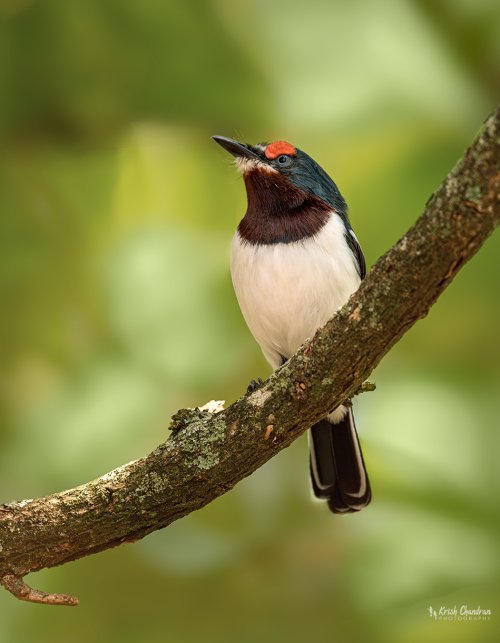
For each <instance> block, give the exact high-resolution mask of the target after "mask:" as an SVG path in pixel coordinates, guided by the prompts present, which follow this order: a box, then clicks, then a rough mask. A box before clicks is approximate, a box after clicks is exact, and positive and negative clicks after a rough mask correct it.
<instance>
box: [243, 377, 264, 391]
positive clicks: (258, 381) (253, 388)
mask: <svg viewBox="0 0 500 643" xmlns="http://www.w3.org/2000/svg"><path fill="white" fill-rule="evenodd" d="M262 384H264V380H263V379H262V378H261V377H258V378H257V379H256V380H252V381H251V382H250V384H249V385H248V386H247V394H248V393H253V392H254V391H256V390H257V389H258V388H260V387H261V386H262Z"/></svg>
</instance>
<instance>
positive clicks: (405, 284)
mask: <svg viewBox="0 0 500 643" xmlns="http://www.w3.org/2000/svg"><path fill="white" fill-rule="evenodd" d="M499 138H500V118H499V110H497V111H496V112H495V113H493V114H492V115H491V116H490V117H489V118H488V120H487V121H486V123H485V125H484V126H483V128H482V130H481V131H480V133H479V135H478V137H477V138H476V140H475V141H474V143H473V144H472V145H471V146H470V147H469V148H468V150H467V151H466V152H465V154H464V156H463V158H462V159H461V161H460V162H459V163H458V164H457V166H456V167H455V168H454V169H453V170H452V172H451V173H450V174H449V176H448V177H447V178H446V179H445V181H444V182H443V183H442V185H441V186H440V188H439V189H438V190H437V191H436V193H435V194H434V195H433V196H432V197H431V198H430V200H429V201H428V203H427V205H426V208H425V211H424V213H423V214H422V216H421V217H420V218H419V219H418V221H417V222H416V224H415V225H414V226H413V227H412V228H411V230H409V231H408V232H407V233H406V234H405V235H404V237H403V238H402V239H401V240H400V241H399V242H398V243H396V244H395V245H394V246H393V247H392V248H391V249H390V250H389V251H388V252H387V253H386V254H385V255H384V256H383V257H381V258H380V259H379V260H378V261H377V263H376V264H375V266H374V267H373V268H372V269H371V271H370V273H369V274H368V276H367V277H366V279H365V280H364V281H363V283H362V285H361V287H360V288H359V290H358V291H357V292H356V293H355V295H353V297H351V299H350V300H349V302H348V303H347V304H346V305H345V306H344V307H343V308H342V310H340V311H339V312H338V313H337V314H336V315H335V317H334V318H333V319H331V320H330V321H329V322H328V323H327V324H326V325H325V326H324V327H323V328H321V329H320V330H319V331H318V332H317V333H316V335H315V337H314V338H313V339H312V340H311V341H310V342H307V344H305V345H304V346H303V347H302V348H301V349H300V350H299V351H298V353H297V354H296V355H295V356H294V357H293V358H292V359H290V360H289V361H288V362H287V363H286V364H285V365H284V366H283V367H282V368H280V369H279V370H278V371H277V372H276V373H274V374H273V375H272V376H271V377H270V378H269V379H268V380H267V381H266V382H264V383H263V385H262V386H261V387H260V388H258V389H257V390H255V391H253V392H252V393H249V394H247V395H245V396H244V397H242V398H241V399H239V400H238V401H237V402H235V403H234V404H232V405H231V406H230V407H229V408H228V409H226V410H222V411H217V408H215V412H214V413H209V412H206V411H203V410H195V411H189V410H183V411H180V412H179V413H177V414H176V415H175V416H174V418H173V419H172V428H173V429H174V432H173V433H172V436H171V437H170V439H168V440H167V441H166V442H164V443H163V444H160V446H158V447H157V448H156V449H155V450H154V451H153V452H152V453H150V454H149V455H148V456H146V457H144V458H141V459H140V460H136V461H135V462H131V463H129V464H126V465H124V466H122V467H119V468H118V469H115V470H114V471H111V472H110V473H107V474H105V475H104V476H101V477H100V478H98V479H97V480H93V481H91V482H88V483H86V484H84V485H82V486H80V487H77V488H75V489H69V490H67V491H62V492H60V493H56V494H53V495H51V496H48V497H45V498H38V499H36V500H25V501H22V502H18V503H11V504H6V505H0V582H2V584H3V585H4V587H5V588H6V589H7V590H9V591H10V592H12V593H13V594H14V595H15V596H17V597H18V598H22V599H24V600H32V601H37V602H43V603H49V604H58V605H61V604H63V605H74V604H76V600H75V599H72V598H71V597H67V596H64V595H61V594H46V593H44V592H40V591H37V590H33V589H31V588H29V587H28V586H27V585H26V584H25V583H24V581H23V580H22V579H23V577H24V576H25V575H26V574H28V573H30V572H33V571H36V570H39V569H42V568H44V567H53V566H55V565H61V564H63V563H66V562H68V561H70V560H75V559H76V558H80V557H82V556H87V555H89V554H95V553H97V552H99V551H102V550H104V549H108V548H110V547H114V546H116V545H119V544H121V543H125V542H133V541H136V540H138V539H140V538H143V537H144V536H146V535H147V534H149V533H151V532H152V531H155V530H157V529H161V528H163V527H166V526H167V525H169V524H170V523H171V522H173V521H174V520H177V519H178V518H182V517H183V516H185V515H186V514H189V513H190V512H192V511H195V510H196V509H200V508H201V507H203V506H204V505H206V504H208V503H209V502H210V501H212V500H213V499H214V498H217V497H218V496H220V495H222V494H223V493H225V492H226V491H229V489H231V488H232V487H233V486H234V485H235V484H236V483H237V482H239V481H240V480H241V479H243V478H244V477H246V476H248V475H250V474H251V473H253V472H254V471H255V470H256V469H257V468H258V467H260V466H261V465H262V464H264V463H265V462H266V461H267V460H269V459H270V458H271V457H272V456H273V455H276V454H277V453H278V452H279V451H281V449H284V448H285V447H287V446H289V445H290V444H291V443H292V442H293V440H295V439H296V438H297V437H298V436H299V435H301V434H302V433H303V432H304V431H305V430H306V429H307V428H308V427H309V426H311V424H313V423H314V422H315V421H317V420H319V419H320V418H322V417H324V416H325V415H326V414H327V413H328V412H329V411H331V410H332V409H333V408H335V407H336V406H337V405H338V404H339V403H340V402H341V401H342V400H346V399H349V398H350V397H352V396H353V395H354V394H355V393H356V392H357V391H359V390H360V389H361V390H362V388H363V382H364V381H365V380H366V378H367V377H368V376H369V374H370V373H371V372H372V370H373V369H374V368H375V366H377V364H378V363H379V361H380V360H381V359H382V357H383V356H384V355H385V353H387V351H388V350H389V349H390V348H391V346H393V345H394V344H395V343H396V342H397V341H398V339H399V338H400V337H401V336H402V335H403V334H404V333H405V332H406V331H407V330H408V329H409V328H410V327H411V326H412V325H413V324H414V323H415V322H416V321H417V320H418V319H420V318H422V317H424V316H425V315H426V314H427V313H428V311H429V309H430V307H431V306H432V304H433V303H434V302H435V301H436V299H437V298H438V297H439V295H440V294H441V292H442V291H443V290H444V289H445V288H446V286H447V285H448V284H449V283H450V282H451V280H452V279H453V278H454V276H455V275H456V273H457V272H458V270H459V269H460V268H461V267H462V266H463V265H464V264H465V262H466V261H468V260H469V259H470V258H471V257H472V256H473V255H474V253H475V252H476V251H477V250H478V249H479V248H480V246H481V245H482V243H483V242H484V241H485V239H486V238H487V237H488V235H489V234H490V233H491V232H492V231H493V230H494V229H495V227H496V226H497V225H498V222H499V218H500V212H499V186H500V155H499V148H500V140H499ZM365 388H366V387H365ZM212 410H213V409H212Z"/></svg>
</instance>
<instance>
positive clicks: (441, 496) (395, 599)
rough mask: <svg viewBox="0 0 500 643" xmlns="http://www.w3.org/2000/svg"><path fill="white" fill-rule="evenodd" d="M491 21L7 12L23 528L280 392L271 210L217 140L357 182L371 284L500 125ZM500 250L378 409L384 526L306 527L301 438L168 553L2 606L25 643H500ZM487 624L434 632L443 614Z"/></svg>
mask: <svg viewBox="0 0 500 643" xmlns="http://www.w3.org/2000/svg"><path fill="white" fill-rule="evenodd" d="M499 8H500V5H499V4H498V2H495V0H491V1H489V0H457V1H455V2H452V1H451V0H450V1H447V0H435V1H433V0H426V1H421V2H417V1H410V0H406V1H401V0H385V1H380V2H370V1H369V0H356V1H354V2H350V3H347V2H338V1H337V2H334V1H332V0H310V1H309V2H299V1H298V0H288V1H287V2H285V1H284V0H277V1H275V2H264V0H255V1H251V0H237V1H235V0H211V1H210V0H209V1H206V2H203V1H197V2H196V1H194V2H181V1H180V0H175V1H170V2H161V1H160V0H147V1H143V2H140V1H139V0H120V1H111V0H110V1H106V0H104V1H103V0H100V1H97V0H70V1H68V2H56V1H55V0H46V1H45V2H42V1H41V0H40V1H37V0H2V2H1V3H0V16H1V22H0V97H1V100H0V137H1V146H0V301H1V313H2V314H1V318H0V349H1V365H2V368H1V371H0V396H1V410H0V415H1V428H0V446H1V452H0V488H1V498H0V501H3V502H7V501H11V500H13V499H20V498H24V497H33V496H39V495H43V494H46V493H50V492H53V491H57V490H61V489H63V488H66V487H70V486H74V485H78V484H80V483H82V482H84V481H86V480H88V479H91V478H94V477H96V476H98V475H100V474H102V473H104V472H105V471H108V470H110V469H112V468H113V467H115V466H118V465H120V464H122V463H124V462H126V461H128V460H130V459H134V458H136V457H139V456H140V455H143V454H145V453H147V452H148V451H150V450H152V449H153V448H154V447H155V446H156V445H157V444H158V443H159V442H160V441H162V440H164V439H165V437H166V436H167V429H166V427H167V426H168V422H169V418H170V416H171V414H172V413H173V412H175V411H176V410H177V409H178V408H181V407H184V406H195V405H199V404H203V403H204V402H206V401H207V400H209V399H212V398H215V399H225V400H227V402H228V403H230V402H231V401H233V400H234V399H235V398H237V397H239V396H240V395H241V394H242V393H243V391H244V390H245V387H246V385H247V383H248V381H249V380H250V379H251V378H253V377H257V376H265V375H266V374H267V373H268V367H267V366H266V364H265V362H264V360H263V358H262V357H261V356H260V353H259V350H258V348H257V346H256V344H255V343H254V342H253V340H252V338H251V336H250V334H249V332H248V331H247V329H246V328H245V325H244V323H243V321H242V318H241V315H240V313H239V310H238V306H237V303H236V300H235V297H234V295H233V292H232V287H231V283H230V277H229V270H228V254H229V251H228V249H229V243H230V239H231V236H232V234H233V231H234V228H235V226H236V224H237V222H238V220H239V218H240V217H241V216H242V214H243V213H244V209H245V194H244V188H243V185H242V182H241V179H240V178H239V177H238V176H237V175H236V172H235V171H234V168H233V167H232V165H231V161H230V159H229V158H228V157H227V155H226V154H225V153H224V152H223V151H222V150H221V149H220V148H218V147H217V146H216V145H215V144H213V143H212V142H211V141H210V139H209V136H210V135H211V134H215V133H218V134H225V135H228V136H233V137H236V138H239V139H243V140H245V141H249V142H254V143H255V142H257V141H260V140H273V139H277V138H280V139H281V138H284V139H288V140H290V141H292V142H293V143H294V144H296V145H297V146H299V147H301V148H302V149H304V150H306V151H307V152H309V153H310V154H311V155H312V156H313V157H314V158H316V159H317V160H318V161H319V162H320V163H321V164H322V165H323V166H324V167H325V168H326V169H327V170H328V171H329V172H330V173H331V174H332V176H333V177H334V179H335V180H336V182H337V183H338V185H339V186H340V189H341V191H342V192H343V194H344V196H345V197H346V199H347V201H348V203H349V204H350V210H351V221H352V224H353V226H354V228H355V230H356V232H357V235H358V237H359V239H360V241H361V243H362V245H363V248H364V250H365V254H366V257H367V262H368V264H372V263H373V262H374V261H375V260H376V259H377V258H378V257H379V255H380V254H382V253H383V252H385V251H386V250H387V249H388V248H389V247H390V246H391V245H392V244H393V243H394V242H395V241H396V240H397V239H398V238H399V237H400V235H401V234H403V233H404V232H405V231H406V229H407V228H408V227H409V226H410V225H411V224H412V223H413V222H414V220H415V218H416V217H417V215H418V214H419V213H420V212H421V210H422V209H423V207H424V204H425V202H426V200H427V198H428V197H429V196H430V194H431V193H432V191H433V190H434V189H435V188H436V187H437V185H438V184H439V183H440V181H441V180H442V179H443V178H444V176H445V175H446V174H447V172H448V171H449V170H450V169H451V167H452V166H453V164H454V163H455V161H456V160H457V159H458V158H459V156H460V155H461V153H462V151H463V149H464V147H465V146H466V145H467V144H468V143H469V142H471V140H472V139H473V137H474V135H475V133H476V131H477V130H478V128H479V126H480V125H481V123H482V121H483V120H484V118H485V117H486V115H487V114H488V113H489V112H490V111H491V110H492V109H493V107H494V106H495V103H496V102H497V100H498V97H499V84H498V80H499V66H498V62H499V60H500V57H499V54H500V51H499V50H500V11H499ZM499 252H500V238H499V237H498V236H497V237H496V238H493V239H491V240H489V241H488V242H487V244H486V245H485V246H484V247H483V249H482V250H481V251H480V252H479V254H478V256H477V257H475V258H474V260H473V261H472V262H471V263H470V265H467V266H466V267H465V268H464V269H463V271H462V272H461V273H460V275H459V277H458V278H457V281H456V283H454V284H453V285H452V286H451V287H450V288H449V289H448V290H447V291H446V292H445V293H444V295H443V296H442V297H441V299H440V300H439V302H438V303H437V305H436V306H435V307H434V308H433V309H432V311H431V313H430V314H429V316H428V317H427V318H426V319H425V320H423V321H421V322H419V324H418V325H417V326H416V327H415V328H414V329H413V330H412V331H411V332H410V333H409V334H408V335H407V336H406V337H405V338H403V340H402V341H401V342H399V343H398V344H397V346H396V347H395V348H394V349H393V350H392V351H391V353H390V354H389V355H388V356H387V358H386V359H385V360H384V362H383V364H382V365H381V366H380V367H379V368H378V369H377V371H376V372H375V373H374V374H373V376H372V378H371V379H373V380H375V381H376V382H377V385H378V388H377V391H376V392H375V393H372V394H370V395H365V396H362V397H361V398H360V399H358V400H357V401H356V407H357V418H358V427H359V430H360V433H361V435H362V439H363V443H364V450H365V456H366V460H367V464H368V467H369V470H370V473H371V479H372V485H373V491H374V500H373V503H372V505H371V506H370V508H369V509H367V510H366V511H363V512H362V513H361V514H359V515H355V516H348V517H344V518H342V517H333V516H332V515H330V514H329V513H328V511H327V510H326V508H325V507H324V506H322V505H317V504H314V503H313V502H312V501H311V499H310V492H309V485H308V465H307V448H306V442H305V438H304V439H301V440H299V441H297V442H296V443H295V444H294V445H293V446H292V447H291V448H290V449H288V450H287V451H286V452H284V453H282V454H281V455H280V456H278V457H277V458H274V459H273V460H272V461H271V462H269V463H268V464H267V465H266V466H265V467H263V468H262V469H261V470H260V471H258V472H257V473H256V474H255V475H253V476H252V477H251V478H249V479H247V480H245V481H244V482H242V483H241V484H239V485H238V486H237V488H236V489H235V490H234V491H232V492H231V493H229V494H228V495H226V496H225V497H222V498H220V499H219V500H217V501H216V502H214V503H213V504H211V505H210V506H208V507H207V508H205V509H203V510H202V511H199V512H197V513H196V514H193V515H191V516H189V517H187V518H185V519H183V520H181V521H179V522H177V523H175V524H173V525H172V526H171V527H169V528H168V529H166V530H164V531H162V532H157V533H155V534H153V535H152V536H150V537H148V538H147V539H145V540H144V541H142V542H140V543H138V544H135V545H133V546H132V545H128V546H123V547H120V548H118V549H115V550H112V551H108V552H104V553H101V554H99V555H97V556H94V557H91V558H88V559H84V560H80V561H77V562H75V563H73V564H71V565H66V566H64V567H62V568H58V569H54V570H46V571H43V572H40V573H38V574H36V575H34V576H33V577H28V579H27V580H28V582H30V583H32V584H34V585H35V586H36V587H40V588H41V589H45V590H48V591H66V592H69V593H73V594H76V595H77V596H78V597H79V598H80V600H81V605H80V607H78V608H77V609H74V610H66V609H61V608H50V607H42V606H37V605H29V604H24V603H20V602H18V601H16V600H15V599H14V598H13V597H11V596H10V595H8V594H7V593H5V592H1V593H0V641H1V642H2V643H24V642H25V641H26V642H32V641H51V642H53V643H58V642H61V643H63V642H64V643H66V642H68V641H71V642H76V643H80V642H87V641H93V642H98V643H99V642H101V641H106V642H111V641H120V642H124V643H127V642H130V641H138V640H141V641H145V642H156V641H168V642H170V641H172V642H175V643H177V642H191V641H200V640H201V641H206V642H207V643H211V642H220V641H231V642H233V641H236V642H243V643H247V642H248V643H250V642H254V641H257V640H259V641H264V642H267V641H276V642H277V643H279V642H280V641H287V642H290V643H294V642H299V641H300V642H303V641H305V640H313V641H315V643H323V642H324V643H327V642H328V643H330V642H334V641H341V642H345V641H367V640H370V641H375V642H378V641H380V642H384V643H391V642H394V643H400V642H401V643H413V642H421V641H422V640H426V641H430V642H431V643H432V642H434V641H436V642H437V641H440V642H441V641H454V642H457V641H458V642H459V643H460V642H461V641H464V642H465V641H467V642H469V641H479V642H483V641H485V642H486V641H497V640H500V624H499V619H500V612H499V609H498V607H499V603H500V601H499V599H500V583H499V579H500V560H499V559H500V553H499V546H498V543H499V540H500V520H499V509H498V507H499V501H500V480H499V477H500V474H499V466H498V453H499V449H500V434H499V432H498V424H499V422H498V417H499V413H500V401H499V395H498V392H499V389H500V387H499V384H500V368H499V363H500V347H499V342H498V335H499V321H500V301H499V296H498V274H499V273H498V253H499ZM462 604H467V605H468V606H469V608H473V607H477V606H478V605H480V606H481V607H483V608H486V609H491V610H492V612H493V615H492V617H491V619H490V621H486V622H484V621H472V622H444V621H441V622H440V621H438V622H435V621H434V619H432V618H431V617H430V615H429V606H432V607H433V608H434V609H436V610H439V607H440V606H448V607H453V606H454V605H457V606H458V607H460V605H462Z"/></svg>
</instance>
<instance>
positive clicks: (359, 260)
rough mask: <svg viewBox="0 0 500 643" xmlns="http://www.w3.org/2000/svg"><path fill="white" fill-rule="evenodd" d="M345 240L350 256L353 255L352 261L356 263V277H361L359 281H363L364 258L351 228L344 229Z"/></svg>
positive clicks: (364, 272) (364, 271)
mask: <svg viewBox="0 0 500 643" xmlns="http://www.w3.org/2000/svg"><path fill="white" fill-rule="evenodd" d="M345 240H346V241H347V245H348V246H349V248H350V249H351V252H352V254H353V255H354V260H355V261H356V269H357V271H358V275H359V276H360V277H361V279H364V278H365V276H366V262H365V256H364V255H363V251H362V250H361V246H360V245H359V241H358V240H357V238H356V235H355V234H354V232H353V231H352V229H351V228H346V231H345Z"/></svg>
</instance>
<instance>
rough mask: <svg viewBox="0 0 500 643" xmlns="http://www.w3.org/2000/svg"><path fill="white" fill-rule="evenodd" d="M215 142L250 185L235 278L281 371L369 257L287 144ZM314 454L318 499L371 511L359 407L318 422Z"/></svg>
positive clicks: (308, 165) (328, 190)
mask: <svg viewBox="0 0 500 643" xmlns="http://www.w3.org/2000/svg"><path fill="white" fill-rule="evenodd" d="M213 139H214V140H215V141H216V142H217V143H219V145H221V146H222V147H223V148H224V149H225V150H227V151H228V152H230V153H231V154H232V155H233V156H234V157H235V161H236V167H237V169H238V170H239V172H240V173H241V174H242V175H243V179H244V181H245V186H246V191H247V199H248V208H247V211H246V213H245V216H244V217H243V219H242V220H241V221H240V223H239V225H238V229H237V231H236V233H235V235H234V238H233V242H232V253H231V276H232V280H233V285H234V290H235V292H236V296H237V298H238V302H239V305H240V308H241V312H242V313H243V317H244V318H245V321H246V323H247V325H248V327H249V329H250V331H251V332H252V334H253V336H254V337H255V339H256V341H257V343H258V344H259V345H260V347H261V349H262V352H263V353H264V356H265V357H266V359H267V360H268V362H269V363H270V364H271V366H272V367H273V369H276V368H278V367H280V366H281V365H282V364H283V363H284V362H285V361H286V360H287V359H289V358H290V357H291V356H292V355H293V354H294V353H295V352H296V351H297V349H298V348H299V346H300V345H301V344H303V343H304V342H305V341H306V340H307V339H308V338H312V337H313V335H314V333H315V332H316V330H317V329H318V328H320V327H321V326H323V325H324V324H325V323H326V322H327V321H328V319H330V318H331V317H332V316H333V314H334V313H335V311H336V310H338V309H339V308H340V307H341V306H343V304H344V303H345V302H346V301H347V300H348V298H349V297H350V295H351V294H352V293H353V292H354V291H355V290H356V289H357V288H358V286H359V284H360V282H361V280H362V279H363V277H364V276H365V273H366V267H365V260H364V257H363V253H362V251H361V248H360V245H359V243H358V240H357V239H356V235H355V234H354V232H353V230H352V228H351V226H350V224H349V219H348V217H347V205H346V202H345V201H344V199H343V198H342V195H341V194H340V192H339V190H338V188H337V186H336V185H335V183H334V182H333V181H332V179H331V178H330V177H329V176H328V174H326V172H325V171H324V170H323V169H322V168H321V167H320V166H319V165H318V164H317V163H316V161H314V160H313V159H312V158H311V157H310V156H308V155H307V154H306V153H305V152H303V151H302V150H299V149H297V148H296V147H294V146H293V145H291V144H290V143H287V142H285V141H276V142H274V143H270V144H269V145H268V144H266V143H260V144H258V145H255V146H252V145H246V144H243V143H238V142H237V141H234V140H232V139H230V138H226V137H225V136H214V137H213ZM309 447H310V448H309V451H310V472H311V481H312V488H313V492H314V494H315V496H316V497H317V498H321V499H325V500H327V501H328V506H329V507H330V509H331V511H333V512H334V513H349V512H354V511H359V510H360V509H362V508H363V507H366V505H367V504H368V503H369V502H370V499H371V491H370V483H369V481H368V476H367V474H366V469H365V465H364V462H363V455H362V453H361V447H360V444H359V440H358V436H357V433H356V427H355V424H354V417H353V414H352V409H351V408H346V407H345V406H339V407H338V408H337V409H335V410H334V411H333V412H332V413H331V414H330V415H328V417H327V418H325V419H324V420H321V421H320V422H318V423H317V424H315V425H314V426H313V427H312V428H311V429H310V440H309Z"/></svg>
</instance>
